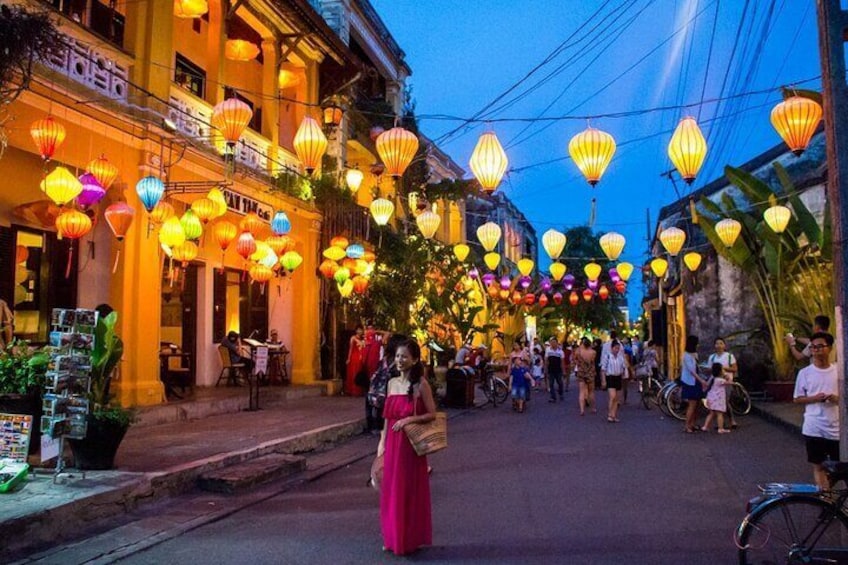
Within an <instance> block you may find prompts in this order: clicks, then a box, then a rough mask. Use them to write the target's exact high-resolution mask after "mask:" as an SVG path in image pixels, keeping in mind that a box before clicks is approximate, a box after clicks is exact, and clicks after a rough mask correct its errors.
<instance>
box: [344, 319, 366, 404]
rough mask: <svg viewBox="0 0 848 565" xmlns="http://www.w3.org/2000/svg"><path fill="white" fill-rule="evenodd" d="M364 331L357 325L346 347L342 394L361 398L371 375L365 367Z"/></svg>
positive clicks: (360, 325)
mask: <svg viewBox="0 0 848 565" xmlns="http://www.w3.org/2000/svg"><path fill="white" fill-rule="evenodd" d="M364 333H365V329H364V328H363V327H362V324H357V326H356V329H355V330H354V332H353V335H352V336H350V342H349V343H348V347H347V360H346V365H347V371H346V373H345V382H344V392H345V394H347V395H350V396H362V395H363V393H364V390H365V387H367V386H368V377H369V376H370V375H371V374H370V373H369V372H368V368H367V367H366V366H365V357H364V353H365V338H364Z"/></svg>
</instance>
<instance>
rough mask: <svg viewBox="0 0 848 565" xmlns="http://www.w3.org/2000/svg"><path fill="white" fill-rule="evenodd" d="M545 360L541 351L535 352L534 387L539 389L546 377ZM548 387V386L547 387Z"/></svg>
mask: <svg viewBox="0 0 848 565" xmlns="http://www.w3.org/2000/svg"><path fill="white" fill-rule="evenodd" d="M542 363H543V360H542V355H541V354H539V353H534V354H533V371H532V373H533V389H534V390H535V389H538V388H539V386H540V385H542V384H544V383H542V379H544V378H545V368H544V367H543V366H542ZM545 388H547V387H545Z"/></svg>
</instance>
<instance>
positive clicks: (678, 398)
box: [665, 383, 686, 421]
mask: <svg viewBox="0 0 848 565" xmlns="http://www.w3.org/2000/svg"><path fill="white" fill-rule="evenodd" d="M665 404H666V406H668V413H669V414H670V415H671V416H674V417H675V418H677V419H678V420H680V421H683V420H685V419H686V402H684V401H683V387H682V386H680V385H679V384H677V383H674V386H672V387H670V388H669V389H668V391H666V393H665Z"/></svg>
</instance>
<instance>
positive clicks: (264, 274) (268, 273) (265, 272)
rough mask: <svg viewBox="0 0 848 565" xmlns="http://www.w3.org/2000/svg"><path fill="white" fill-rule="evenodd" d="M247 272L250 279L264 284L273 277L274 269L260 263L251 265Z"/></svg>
mask: <svg viewBox="0 0 848 565" xmlns="http://www.w3.org/2000/svg"><path fill="white" fill-rule="evenodd" d="M247 272H248V274H249V275H250V280H252V281H254V282H258V283H259V284H265V283H266V282H268V281H270V280H271V279H272V278H274V271H273V270H272V269H270V268H269V267H266V266H265V265H262V264H261V263H257V264H254V265H251V266H250V269H249V270H248V271H247Z"/></svg>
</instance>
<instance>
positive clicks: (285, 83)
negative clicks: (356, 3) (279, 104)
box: [277, 69, 300, 90]
mask: <svg viewBox="0 0 848 565" xmlns="http://www.w3.org/2000/svg"><path fill="white" fill-rule="evenodd" d="M298 84H300V75H299V74H298V73H296V72H295V71H292V70H290V69H280V72H279V73H278V74H277V87H278V88H279V89H280V90H285V89H287V88H294V87H295V86H297V85H298Z"/></svg>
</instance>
